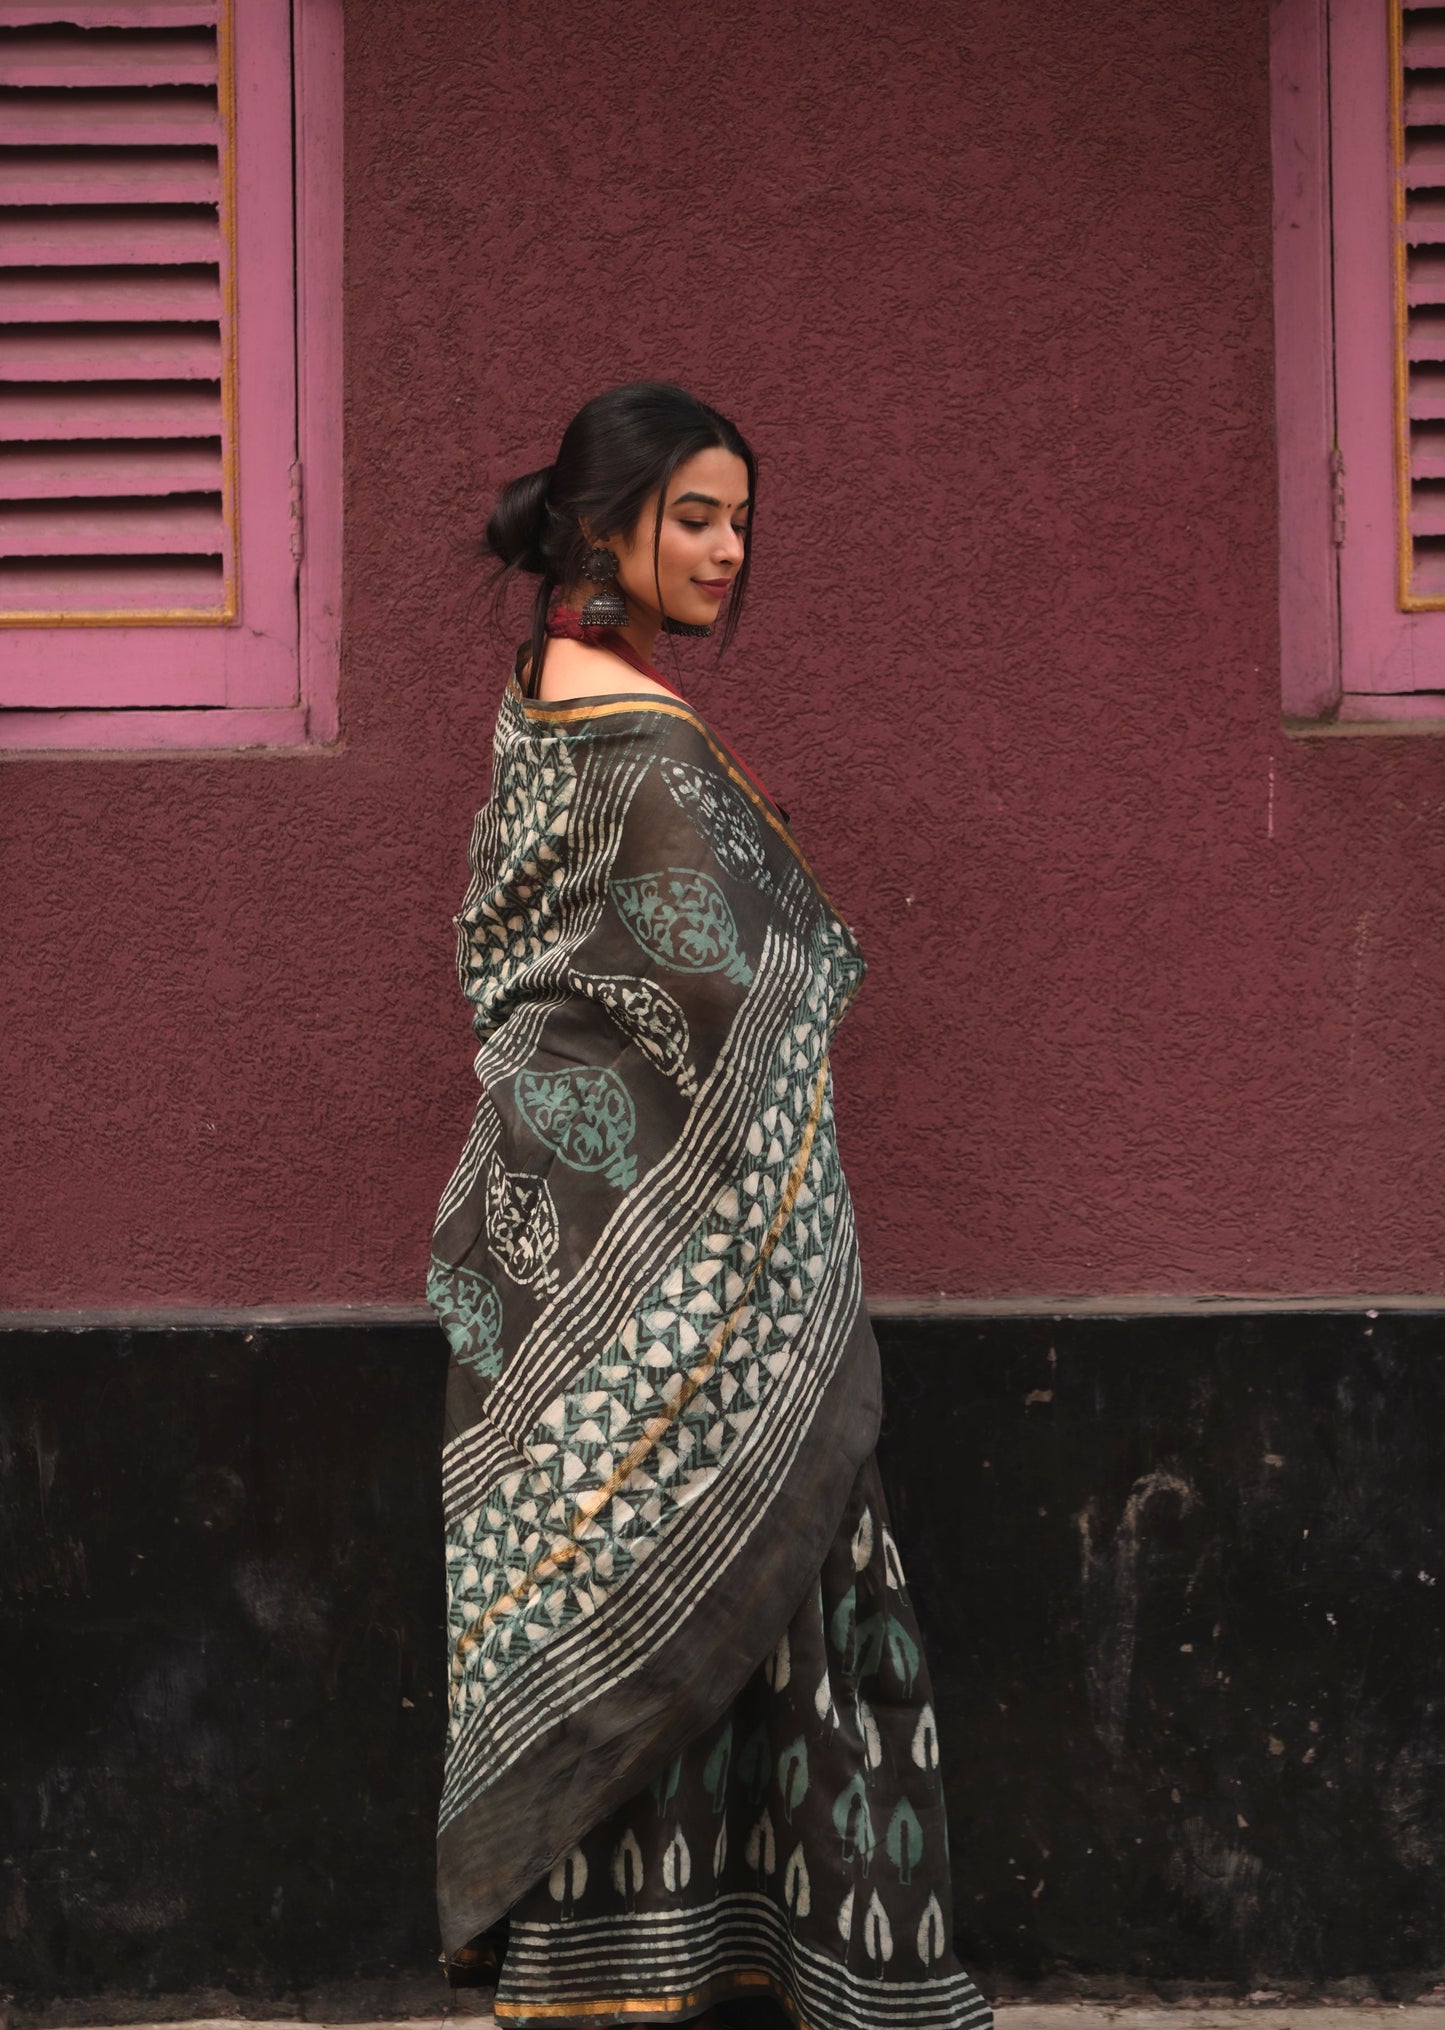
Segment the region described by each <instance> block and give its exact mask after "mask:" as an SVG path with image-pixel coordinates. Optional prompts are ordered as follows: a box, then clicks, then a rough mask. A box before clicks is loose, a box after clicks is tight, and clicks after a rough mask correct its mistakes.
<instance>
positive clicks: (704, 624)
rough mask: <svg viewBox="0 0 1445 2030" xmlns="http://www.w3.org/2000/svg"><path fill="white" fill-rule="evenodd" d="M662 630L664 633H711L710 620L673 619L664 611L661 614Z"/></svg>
mask: <svg viewBox="0 0 1445 2030" xmlns="http://www.w3.org/2000/svg"><path fill="white" fill-rule="evenodd" d="M662 631H663V633H664V634H711V633H712V622H711V621H710V620H704V621H696V620H674V619H673V617H672V615H671V614H670V613H664V614H663V616H662Z"/></svg>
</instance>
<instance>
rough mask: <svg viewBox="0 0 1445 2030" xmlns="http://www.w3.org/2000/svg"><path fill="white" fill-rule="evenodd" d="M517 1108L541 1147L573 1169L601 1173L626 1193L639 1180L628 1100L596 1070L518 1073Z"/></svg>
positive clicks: (615, 1081) (610, 1076)
mask: <svg viewBox="0 0 1445 2030" xmlns="http://www.w3.org/2000/svg"><path fill="white" fill-rule="evenodd" d="M516 1094H517V1106H518V1109H519V1110H520V1112H521V1115H522V1118H523V1120H524V1121H525V1122H526V1123H527V1126H528V1127H529V1128H530V1129H531V1130H532V1133H533V1134H534V1135H535V1136H536V1137H537V1140H538V1141H539V1142H542V1143H545V1145H546V1146H547V1148H549V1149H551V1150H553V1151H554V1152H555V1154H557V1155H558V1156H560V1157H561V1159H562V1161H563V1162H564V1163H566V1164H568V1165H569V1166H570V1167H571V1168H572V1169H573V1170H600V1171H601V1172H602V1174H603V1175H604V1176H605V1177H606V1179H607V1181H608V1183H609V1184H615V1185H616V1186H617V1188H618V1190H620V1191H625V1190H626V1188H627V1187H628V1185H630V1184H632V1183H633V1182H634V1181H635V1179H636V1177H637V1158H636V1157H635V1156H631V1155H629V1154H628V1147H629V1144H630V1143H631V1141H632V1138H633V1136H634V1134H635V1133H636V1132H637V1112H636V1109H635V1108H634V1106H633V1104H632V1095H631V1093H630V1092H628V1090H627V1088H626V1086H625V1085H624V1084H623V1083H622V1081H621V1079H620V1078H618V1076H617V1074H616V1073H615V1072H611V1071H607V1070H605V1069H604V1068H603V1067H602V1066H600V1065H575V1066H573V1067H571V1068H570V1069H569V1070H567V1071H523V1072H519V1073H518V1074H517V1084H516Z"/></svg>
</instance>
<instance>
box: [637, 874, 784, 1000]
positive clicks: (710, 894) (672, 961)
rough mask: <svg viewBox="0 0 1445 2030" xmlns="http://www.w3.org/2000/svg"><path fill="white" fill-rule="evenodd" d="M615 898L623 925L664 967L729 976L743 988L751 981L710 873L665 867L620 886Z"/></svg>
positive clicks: (734, 927) (734, 928)
mask: <svg viewBox="0 0 1445 2030" xmlns="http://www.w3.org/2000/svg"><path fill="white" fill-rule="evenodd" d="M612 893H613V895H614V897H615V898H616V902H617V907H618V910H619V911H620V913H621V916H622V921H623V922H624V923H625V924H626V925H627V928H628V929H629V930H630V931H631V932H632V935H633V936H634V937H635V938H636V939H637V942H638V943H639V944H640V945H641V946H642V949H643V950H644V951H645V952H647V953H648V954H649V956H650V957H652V958H654V959H659V960H660V961H661V962H662V964H663V965H665V966H671V967H672V969H673V970H674V971H675V972H679V973H725V974H726V975H727V977H728V979H730V980H737V981H739V982H740V983H742V984H744V985H745V984H746V983H747V982H748V981H749V980H751V978H752V977H753V969H752V967H751V966H750V965H749V964H748V962H747V960H746V958H745V957H744V956H743V953H742V949H741V947H740V945H739V943H738V927H737V923H736V921H735V919H734V917H733V913H732V910H731V909H730V908H729V907H728V899H727V897H726V896H725V895H724V894H723V892H722V890H721V889H720V888H719V887H718V885H717V883H716V881H714V880H713V878H712V876H711V875H710V874H700V873H698V872H697V871H696V870H695V869H694V868H690V867H666V868H663V869H662V870H661V871H660V872H659V873H656V874H639V875H638V876H637V877H636V878H635V879H634V880H631V881H616V882H614V883H613V886H612Z"/></svg>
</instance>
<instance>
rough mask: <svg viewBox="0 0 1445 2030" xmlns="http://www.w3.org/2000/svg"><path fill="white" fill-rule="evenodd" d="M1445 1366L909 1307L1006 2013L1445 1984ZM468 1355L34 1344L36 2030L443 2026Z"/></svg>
mask: <svg viewBox="0 0 1445 2030" xmlns="http://www.w3.org/2000/svg"><path fill="white" fill-rule="evenodd" d="M1442 1336H1445V1318H1442V1316H1440V1315H1436V1314H1428V1313H1418V1312H1417V1313H1395V1314H1392V1313H1383V1314H1381V1315H1380V1316H1378V1317H1370V1316H1369V1315H1367V1314H1341V1313H1318V1312H1315V1313H1293V1314H1279V1313H1257V1314H1251V1315H1217V1314H1214V1315H1210V1314H1191V1315H1188V1316H1180V1317H1155V1316H1151V1317H1134V1318H1098V1317H1091V1318H1064V1319H1051V1318H1018V1317H1012V1318H999V1319H989V1320H984V1319H978V1318H966V1319H955V1320H929V1321H927V1322H920V1321H902V1320H891V1321H882V1322H880V1325H879V1337H880V1340H881V1342H882V1344H883V1349H884V1363H885V1379H886V1384H887V1390H888V1403H889V1414H888V1425H887V1429H886V1433H885V1439H884V1444H883V1448H882V1455H881V1456H882V1463H883V1469H884V1475H885V1479H886V1480H887V1483H888V1492H889V1497H890V1501H891V1503H892V1505H893V1508H894V1514H895V1521H896V1526H897V1534H898V1536H899V1540H900V1543H901V1545H902V1549H903V1555H904V1560H905V1564H906V1565H907V1566H908V1570H909V1577H910V1581H911V1583H912V1585H913V1588H914V1591H915V1595H916V1597H917V1600H918V1602H919V1606H920V1611H921V1613H922V1616H923V1622H924V1628H925V1631H926V1633H927V1635H928V1638H929V1648H930V1659H931V1663H932V1668H933V1673H934V1677H935V1680H936V1684H937V1689H938V1692H939V1704H940V1721H941V1730H942V1734H943V1749H944V1756H945V1765H946V1769H947V1773H948V1776H949V1788H950V1799H951V1812H952V1825H953V1845H954V1855H955V1880H956V1897H957V1908H956V1919H957V1929H958V1939H959V1947H960V1951H961V1954H962V1957H963V1960H964V1963H965V1965H967V1966H968V1967H969V1968H970V1970H971V1971H972V1972H973V1973H974V1974H975V1976H976V1978H977V1979H978V1980H979V1982H980V1985H982V1986H983V1987H984V1989H985V1992H987V1993H989V1994H991V1995H993V1996H994V1997H996V1998H1004V1997H1008V1996H1013V1995H1022V1994H1025V1993H1027V1994H1031V1995H1033V1996H1035V1997H1036V1998H1039V1999H1045V1998H1063V1997H1065V1996H1071V1995H1126V1994H1132V1995H1137V1996H1147V1995H1151V1994H1153V1995H1158V1996H1160V1997H1161V1998H1164V1999H1169V2000H1179V1999H1183V1998H1184V1997H1185V1996H1186V1995H1188V1996H1195V1995H1203V1996H1211V1997H1217V1998H1220V1999H1222V1998H1225V1997H1233V1996H1243V1995H1244V1994H1246V1993H1250V1992H1257V1991H1259V1990H1261V1989H1263V1990H1273V1991H1276V1992H1278V1993H1279V1994H1280V1995H1282V1996H1285V1995H1287V1996H1290V1997H1294V1998H1300V1999H1303V1998H1307V1997H1311V1996H1316V1997H1325V1996H1328V1997H1330V1998H1334V1999H1347V1998H1351V1999H1353V1998H1361V1997H1364V1996H1368V1995H1372V1994H1378V1995H1379V1996H1381V1997H1383V1998H1386V1999H1389V2000H1400V2001H1405V2000H1414V1999H1416V1998H1418V1997H1420V1996H1422V1995H1425V1994H1428V1993H1429V1992H1430V1990H1432V1989H1436V1988H1439V1987H1440V1986H1441V1984H1442V1983H1445V1898H1442V1896H1441V1894H1440V1886H1439V1885H1440V1882H1441V1879H1442V1871H1445V1725H1442V1718H1445V1615H1442V1605H1445V1471H1442V1467H1441V1459H1442V1450H1445V1362H1442V1359H1441V1347H1442ZM443 1367H444V1352H443V1344H442V1340H441V1336H440V1334H439V1333H438V1332H437V1331H436V1330H435V1329H434V1328H432V1327H430V1326H425V1325H398V1324H390V1325H387V1324H375V1323H370V1324H366V1325H353V1326H345V1327H339V1326H335V1325H311V1326H302V1327H278V1326H274V1325H266V1326H263V1325H257V1326H256V1327H255V1328H254V1329H251V1330H247V1329H245V1328H244V1327H236V1328H234V1329H230V1328H225V1329H223V1328H218V1327H183V1328H174V1327H172V1328H159V1327H154V1328H147V1329H144V1330H135V1331H126V1330H119V1329H114V1328H111V1329H100V1328H96V1329H84V1330H63V1329H62V1330H51V1331H24V1332H11V1333H8V1334H0V1643H3V1654H4V1668H3V1678H0V1700H3V1707H0V1743H3V1747H0V1754H3V1758H4V1761H3V1780H4V1808H5V1814H6V1820H7V1823H6V1825H5V1827H4V1830H3V1833H0V1841H3V1845H0V1995H9V1996H11V1997H13V1999H14V2002H15V2004H16V2014H17V2020H21V2021H23V2020H25V2019H26V2018H27V2017H37V2016H41V2015H43V2016H44V2017H45V2019H46V2020H48V2021H62V2020H77V2019H79V2018H80V2017H82V2016H84V2015H91V2016H95V2015H97V2014H99V2015H103V2016H109V2017H111V2018H115V2017H117V2016H119V2015H122V2014H133V2013H144V2012H145V2011H147V2010H152V2011H154V2012H155V2013H169V2012H170V2010H169V2005H168V2004H167V2005H166V2006H165V2007H162V2006H161V2004H160V1998H162V1997H169V1998H175V1997H181V1998H185V1999H186V2000H187V2001H188V2002H190V2003H192V2004H194V2003H195V2001H196V1999H197V1998H198V1997H200V1996H205V1995H209V1996H210V1997H212V1998H214V1997H216V1996H217V1995H219V1996H221V1997H222V1998H224V1997H226V1996H235V1997H239V1998H241V2006H242V2007H243V2008H245V2009H247V2010H250V2011H251V2012H252V2013H256V2012H257V2010H258V2009H259V2008H260V2007H261V2006H262V2005H265V2006H267V2007H270V2008H272V2010H273V2012H274V2011H276V2010H278V2009H279V2010H282V2011H286V2010H290V2009H293V2008H296V2007H299V2006H302V2005H304V2004H305V2003H306V2001H307V1998H315V1997H317V1996H324V1995H327V1994H331V1995H333V1996H335V1995H337V1994H339V1993H345V1994H347V1995H349V1996H350V1998H351V2006H352V2008H353V2010H354V2011H355V2012H357V2013H378V2014H380V2013H386V2012H387V2011H388V2010H389V2009H394V2008H396V2007H397V2006H398V2004H399V2003H401V2004H402V2005H404V2006H421V2007H427V2006H437V2007H440V2006H441V2004H442V2002H443V2001H444V1999H445V1996H446V1989H445V1986H444V1984H443V1982H442V1980H441V1976H440V1973H439V1971H438V1970H437V1969H436V1965H435V1954H436V1932H435V1916H434V1908H433V1902H432V1838H433V1824H434V1811H435V1802H436V1796H437V1792H438V1789H439V1784H440V1769H441V1743H442V1733H443V1704H442V1686H443V1680H444V1657H443V1647H444V1643H443V1635H442V1604H443V1588H442V1576H441V1568H440V1541H441V1520H440V1507H439V1499H438V1488H437V1446H438V1441H439V1435H440V1430H441V1392H442V1377H443ZM358 1998H360V2000H359V2001H358ZM1434 1999H1439V1996H1438V1995H1437V1996H1436V1997H1434Z"/></svg>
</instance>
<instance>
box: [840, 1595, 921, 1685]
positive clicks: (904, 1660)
mask: <svg viewBox="0 0 1445 2030" xmlns="http://www.w3.org/2000/svg"><path fill="white" fill-rule="evenodd" d="M856 1640H857V1645H858V1675H859V1677H860V1678H866V1677H870V1676H871V1675H872V1674H873V1672H874V1671H876V1670H878V1669H880V1668H881V1666H882V1663H883V1659H884V1657H885V1655H886V1656H887V1659H888V1662H889V1664H890V1665H891V1666H892V1669H893V1673H894V1676H895V1677H896V1678H897V1679H898V1681H899V1683H900V1684H901V1685H902V1687H903V1690H904V1693H905V1695H906V1694H907V1693H909V1692H911V1691H912V1690H913V1680H914V1679H915V1678H916V1677H917V1675H918V1667H919V1665H920V1663H921V1662H922V1658H921V1657H920V1656H919V1653H918V1644H917V1643H916V1642H915V1641H914V1640H913V1637H912V1636H911V1635H910V1634H909V1633H908V1630H907V1629H906V1628H905V1627H904V1625H903V1623H902V1622H901V1621H900V1620H899V1619H898V1618H897V1616H896V1615H893V1614H887V1613H881V1614H870V1615H869V1617H868V1619H867V1620H866V1621H860V1622H859V1624H858V1628H857V1635H856Z"/></svg>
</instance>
